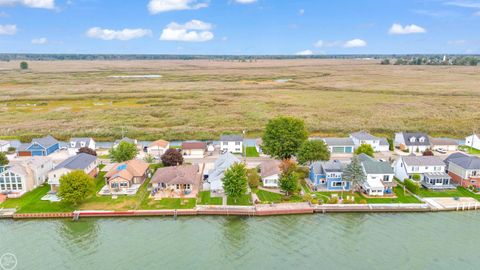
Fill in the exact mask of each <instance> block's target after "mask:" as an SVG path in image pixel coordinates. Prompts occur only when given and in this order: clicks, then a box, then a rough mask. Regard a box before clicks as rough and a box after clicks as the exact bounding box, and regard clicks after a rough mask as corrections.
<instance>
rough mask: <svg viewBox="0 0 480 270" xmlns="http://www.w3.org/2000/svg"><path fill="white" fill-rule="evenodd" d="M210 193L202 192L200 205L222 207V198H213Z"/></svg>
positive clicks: (199, 199) (199, 200)
mask: <svg viewBox="0 0 480 270" xmlns="http://www.w3.org/2000/svg"><path fill="white" fill-rule="evenodd" d="M210 195H211V194H210V191H202V192H200V194H199V196H198V204H201V205H222V203H223V201H222V198H221V197H211V196H210Z"/></svg>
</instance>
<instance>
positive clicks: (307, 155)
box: [297, 140, 330, 165]
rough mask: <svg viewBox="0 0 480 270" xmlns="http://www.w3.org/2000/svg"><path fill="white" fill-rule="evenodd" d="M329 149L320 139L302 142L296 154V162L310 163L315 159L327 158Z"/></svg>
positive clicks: (328, 157)
mask: <svg viewBox="0 0 480 270" xmlns="http://www.w3.org/2000/svg"><path fill="white" fill-rule="evenodd" d="M329 159H330V151H329V150H328V146H327V145H326V144H325V143H324V142H323V141H321V140H313V141H305V142H303V144H302V146H301V147H300V150H299V151H298V154H297V160H298V163H300V164H302V165H304V164H310V163H312V162H313V161H317V160H329Z"/></svg>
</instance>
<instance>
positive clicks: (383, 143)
mask: <svg viewBox="0 0 480 270" xmlns="http://www.w3.org/2000/svg"><path fill="white" fill-rule="evenodd" d="M380 145H390V144H389V143H388V140H387V138H380Z"/></svg>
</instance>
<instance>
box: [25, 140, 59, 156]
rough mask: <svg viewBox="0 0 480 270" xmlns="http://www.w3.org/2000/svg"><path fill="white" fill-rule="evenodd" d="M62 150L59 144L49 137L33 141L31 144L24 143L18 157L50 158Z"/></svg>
mask: <svg viewBox="0 0 480 270" xmlns="http://www.w3.org/2000/svg"><path fill="white" fill-rule="evenodd" d="M58 149H60V144H59V142H58V141H57V140H56V139H55V138H53V137H52V136H50V135H48V136H47V137H43V138H39V139H33V140H32V142H31V143H22V144H21V145H20V146H19V147H18V149H17V155H18V156H22V157H28V156H48V155H50V154H51V153H53V152H55V151H57V150H58Z"/></svg>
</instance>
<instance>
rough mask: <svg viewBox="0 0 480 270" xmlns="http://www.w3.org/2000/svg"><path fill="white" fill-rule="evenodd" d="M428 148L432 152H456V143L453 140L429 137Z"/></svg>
mask: <svg viewBox="0 0 480 270" xmlns="http://www.w3.org/2000/svg"><path fill="white" fill-rule="evenodd" d="M430 147H431V148H432V150H438V149H444V150H446V151H457V150H458V142H457V141H456V140H454V139H448V138H433V137H430Z"/></svg>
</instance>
